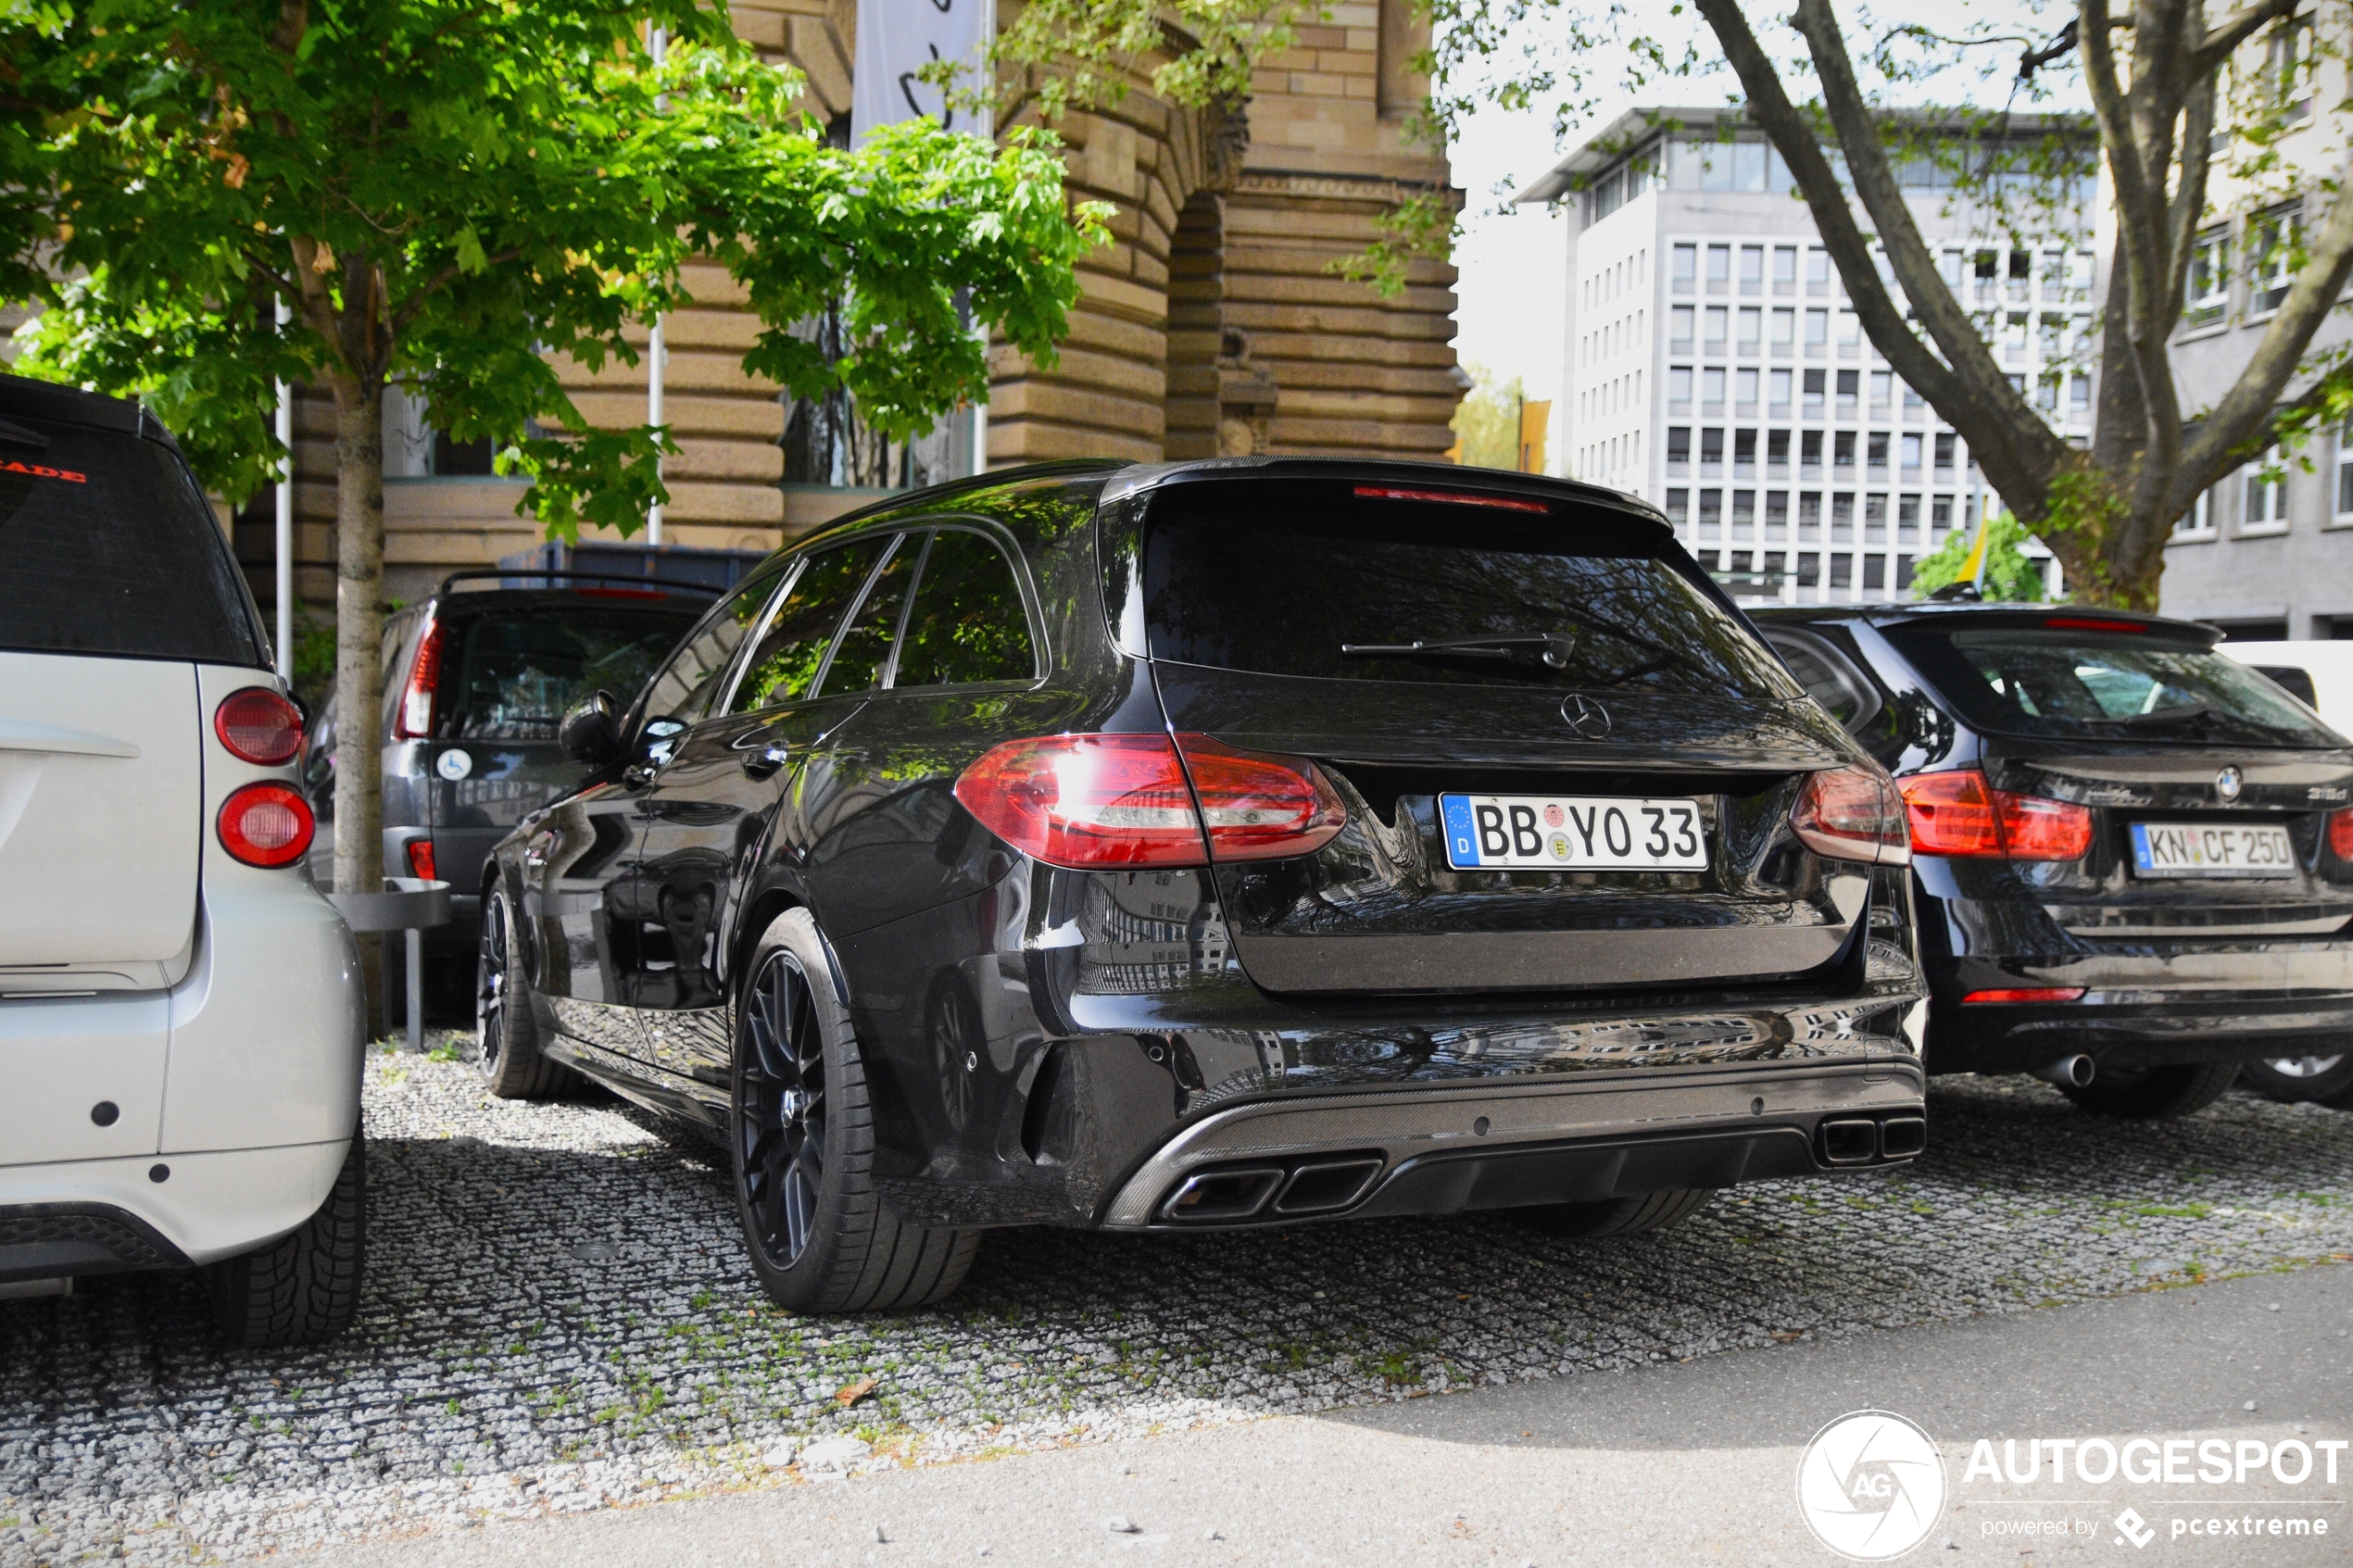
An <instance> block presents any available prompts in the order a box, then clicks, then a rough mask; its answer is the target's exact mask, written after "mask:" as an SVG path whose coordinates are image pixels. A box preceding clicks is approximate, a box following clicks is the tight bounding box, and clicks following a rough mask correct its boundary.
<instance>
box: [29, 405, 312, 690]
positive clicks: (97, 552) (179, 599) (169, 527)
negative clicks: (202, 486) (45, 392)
mask: <svg viewBox="0 0 2353 1568" xmlns="http://www.w3.org/2000/svg"><path fill="white" fill-rule="evenodd" d="M251 606H252V600H251V599H250V598H249V597H248V596H247V595H246V593H245V583H244V582H243V580H242V579H240V578H239V577H238V575H237V566H236V562H235V561H234V560H233V558H231V556H230V554H229V546H228V542H227V541H226V540H225V539H224V538H222V536H221V533H220V523H219V521H216V520H215V518H214V516H213V512H212V508H211V507H210V506H209V505H208V503H207V502H206V500H205V498H204V496H203V495H202V494H201V493H199V492H198V490H197V489H196V486H195V481H194V480H192V479H190V478H189V477H188V470H186V469H185V468H184V467H182V465H181V462H180V459H179V458H178V457H177V456H175V455H174V454H173V453H172V452H171V450H170V448H168V447H166V446H164V445H161V444H160V443H158V442H154V441H148V440H145V439H144V438H142V437H140V436H136V435H128V434H124V433H120V432H117V431H102V430H91V429H88V428H87V427H85V426H82V425H70V424H56V423H52V422H50V421H49V420H34V419H27V418H24V417H22V416H19V415H14V414H11V415H7V416H6V417H0V647H10V648H27V649H33V650H36V651H39V652H44V653H81V654H112V655H116V656H120V657H127V658H134V659H190V660H195V661H197V662H201V663H206V664H247V665H258V664H261V663H264V662H266V659H265V655H264V653H263V650H262V645H261V639H260V634H259V629H258V627H256V626H255V625H254V619H253V611H252V608H251Z"/></svg>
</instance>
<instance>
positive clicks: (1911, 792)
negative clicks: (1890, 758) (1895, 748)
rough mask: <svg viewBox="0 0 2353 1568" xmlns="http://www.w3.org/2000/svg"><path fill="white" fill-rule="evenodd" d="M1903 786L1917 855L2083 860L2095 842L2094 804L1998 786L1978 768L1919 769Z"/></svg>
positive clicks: (1963, 857)
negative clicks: (1935, 771)
mask: <svg viewBox="0 0 2353 1568" xmlns="http://www.w3.org/2000/svg"><path fill="white" fill-rule="evenodd" d="M1899 787H1900V788H1901V789H1902V790H1903V792H1904V809H1905V815H1906V817H1907V818H1908V819H1909V820H1910V823H1911V834H1912V849H1913V852H1914V853H1916V854H1920V855H1950V856H1953V857H1956V858H1957V859H1992V860H2080V859H2082V858H2083V856H2084V854H2085V852H2086V851H2088V850H2089V849H2090V848H2091V847H2092V813H2091V809H2090V808H2088V807H2083V806H2078V805H2076V804H2074V803H2073V802H2071V801H2067V800H2048V799H2045V798H2044V797H2041V796H2038V795H2012V794H2010V793H2009V792H2008V791H2007V790H2000V789H1995V788H1994V786H1993V785H1991V784H1987V783H1986V782H1985V775H1984V774H1983V773H1982V772H1980V771H1977V770H1976V769H1974V768H1957V769H1953V770H1950V771H1945V772H1940V773H1914V774H1913V775H1911V777H1909V778H1907V779H1906V780H1904V781H1903V783H1902V784H1901V785H1900V786H1899Z"/></svg>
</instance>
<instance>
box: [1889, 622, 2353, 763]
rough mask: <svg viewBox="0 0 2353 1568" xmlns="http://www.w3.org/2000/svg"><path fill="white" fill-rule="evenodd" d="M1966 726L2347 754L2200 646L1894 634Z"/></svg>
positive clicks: (2283, 699) (1917, 630)
mask: <svg viewBox="0 0 2353 1568" xmlns="http://www.w3.org/2000/svg"><path fill="white" fill-rule="evenodd" d="M1889 637H1890V638H1891V640H1893V641H1894V644H1895V645H1896V646H1897V647H1898V648H1900V649H1901V650H1902V651H1903V653H1904V655H1905V657H1906V658H1907V659H1910V660H1911V661H1912V664H1913V666H1914V667H1915V668H1916V669H1918V670H1919V672H1920V673H1921V674H1922V675H1924V676H1926V677H1927V678H1928V680H1929V683H1930V684H1931V685H1933V686H1934V687H1935V688H1936V689H1937V691H1938V692H1939V693H1941V694H1942V695H1943V696H1944V698H1945V699H1946V700H1947V701H1948V702H1950V703H1951V704H1952V706H1953V707H1954V708H1955V709H1958V710H1959V713H1960V716H1961V718H1962V719H1963V720H1964V721H1967V722H1968V723H1969V725H1970V727H1972V728H1974V729H1978V730H1984V731H1990V732H1993V733H1994V734H2013V735H2051V736H2064V737H2067V738H2069V739H2083V740H2091V739H2098V740H2116V739H2120V738H2124V737H2133V738H2139V739H2146V740H2153V741H2166V742H2193V743H2194V742H2200V741H2208V742H2214V741H2220V742H2228V743H2233V744H2241V745H2253V746H2343V745H2344V744H2345V742H2344V741H2343V740H2342V739H2340V738H2339V737H2338V736H2337V735H2336V734H2334V732H2332V731H2331V730H2330V729H2329V728H2328V727H2327V726H2326V725H2324V724H2322V722H2321V721H2319V720H2318V719H2315V718H2314V717H2313V716H2312V715H2311V714H2310V713H2309V712H2307V711H2305V709H2302V708H2301V707H2299V706H2297V704H2296V702H2295V701H2294V700H2292V699H2291V698H2290V697H2289V696H2288V695H2287V694H2286V693H2285V692H2284V691H2282V690H2281V689H2280V688H2279V687H2278V686H2277V685H2275V684H2272V683H2271V681H2269V680H2267V679H2265V678H2264V677H2263V676H2262V675H2260V674H2259V673H2258V672H2256V671H2252V670H2249V669H2247V668H2246V666H2244V665H2241V664H2237V663H2234V662H2233V661H2232V660H2231V659H2225V658H2223V657H2222V656H2221V654H2219V653H2216V652H2214V651H2213V650H2212V649H2210V648H2208V647H2207V646H2205V645H2204V644H2202V643H2185V642H2180V641H2175V640H2171V639H2166V638H2163V637H2161V636H2158V635H2152V634H2150V633H2129V634H2107V635H2103V634H2101V633H2086V632H2082V631H2079V630H2072V629H2069V628H2064V627H2046V628H2037V627H2015V628H2013V627H2000V626H1992V627H1982V628H1975V629H1970V628H1961V627H1956V628H1951V629H1947V628H1944V627H1923V626H1910V627H1901V628H1897V629H1895V630H1894V631H1891V632H1890V633H1889Z"/></svg>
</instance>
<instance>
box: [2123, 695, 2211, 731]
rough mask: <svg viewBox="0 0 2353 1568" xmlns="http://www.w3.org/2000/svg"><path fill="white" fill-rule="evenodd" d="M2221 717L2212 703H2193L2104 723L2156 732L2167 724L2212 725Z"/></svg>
mask: <svg viewBox="0 0 2353 1568" xmlns="http://www.w3.org/2000/svg"><path fill="white" fill-rule="evenodd" d="M2221 717H2222V715H2221V714H2220V713H2217V712H2216V711H2215V710H2214V705H2213V704H2211V703H2207V702H2191V703H2183V704H2181V705H2179V706H2177V707H2173V708H2159V709H2153V710H2152V711H2150V712H2147V713H2135V714H2133V715H2132V716H2131V717H2130V718H2126V719H2107V720H2103V721H2102V722H2103V723H2108V724H2120V725H2122V726H2123V727H2124V728H2125V729H2128V730H2154V729H2157V728H2158V727H2159V726H2161V725H2166V724H2196V723H2212V722H2213V721H2216V720H2218V719H2220V718H2221Z"/></svg>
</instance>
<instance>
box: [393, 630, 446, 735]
mask: <svg viewBox="0 0 2353 1568" xmlns="http://www.w3.org/2000/svg"><path fill="white" fill-rule="evenodd" d="M440 682H441V622H440V621H426V622H425V634H424V635H423V636H422V637H421V638H419V639H418V640H417V657H416V659H414V661H412V662H411V663H410V664H409V684H408V686H407V687H406V689H404V690H403V691H402V692H401V694H400V712H399V714H398V715H397V716H396V717H395V719H394V720H393V723H392V733H393V734H394V735H396V737H398V738H399V739H401V740H424V739H427V738H429V737H430V736H431V735H432V734H433V692H434V686H436V685H438V684H440Z"/></svg>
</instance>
